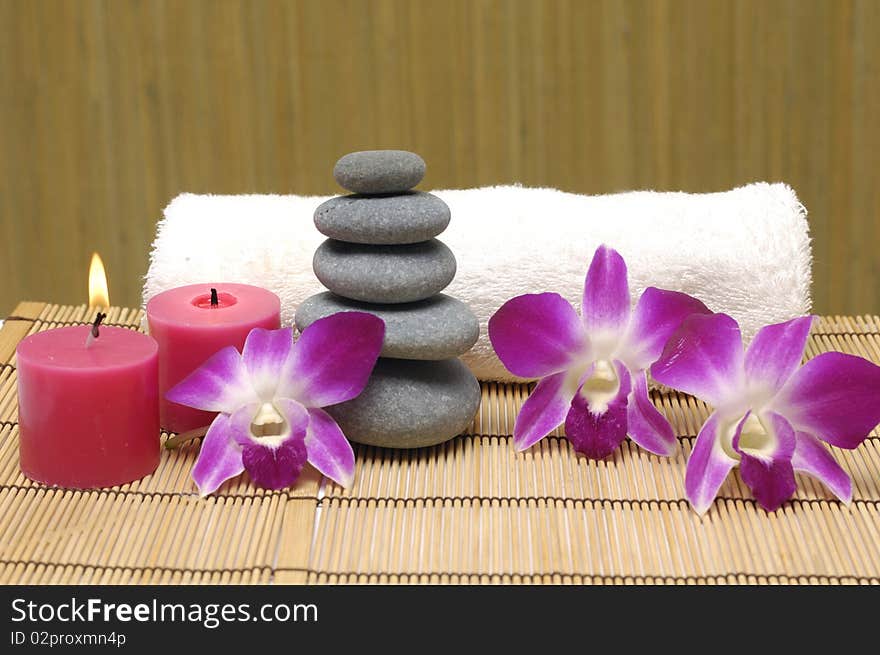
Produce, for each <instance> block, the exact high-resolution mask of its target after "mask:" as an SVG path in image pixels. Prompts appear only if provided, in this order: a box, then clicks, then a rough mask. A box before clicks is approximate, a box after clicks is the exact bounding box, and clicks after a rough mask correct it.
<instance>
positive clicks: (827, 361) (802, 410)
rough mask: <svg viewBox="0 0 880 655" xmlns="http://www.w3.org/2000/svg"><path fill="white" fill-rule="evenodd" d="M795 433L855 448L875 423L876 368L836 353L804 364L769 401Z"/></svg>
mask: <svg viewBox="0 0 880 655" xmlns="http://www.w3.org/2000/svg"><path fill="white" fill-rule="evenodd" d="M773 409H774V410H775V411H777V412H779V413H780V414H782V415H783V416H785V418H786V419H788V421H789V423H791V424H792V426H794V428H795V430H797V431H798V432H809V433H810V434H812V435H814V436H816V437H818V438H820V439H822V440H823V441H826V442H828V443H830V444H832V445H834V446H839V447H840V448H855V447H856V446H858V445H859V444H860V443H862V441H864V440H865V438H866V437H867V436H868V434H869V433H870V432H871V430H872V429H873V428H874V427H875V426H876V425H877V423H878V422H880V366H877V365H876V364H873V363H871V362H869V361H868V360H867V359H862V358H861V357H856V356H854V355H845V354H843V353H838V352H830V353H824V354H822V355H819V356H818V357H815V358H814V359H811V360H810V361H809V362H807V363H806V364H804V365H803V366H802V367H801V368H800V369H798V371H797V372H795V374H794V375H792V376H791V378H790V379H789V380H788V382H787V383H786V384H785V386H784V387H783V388H782V390H781V391H780V392H779V394H778V395H777V397H776V398H775V399H774V401H773Z"/></svg>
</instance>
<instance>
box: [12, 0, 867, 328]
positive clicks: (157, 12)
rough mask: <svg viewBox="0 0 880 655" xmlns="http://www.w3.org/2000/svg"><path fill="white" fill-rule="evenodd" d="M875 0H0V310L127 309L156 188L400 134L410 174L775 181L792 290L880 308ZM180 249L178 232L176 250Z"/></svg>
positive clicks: (284, 187) (329, 155) (255, 183)
mask: <svg viewBox="0 0 880 655" xmlns="http://www.w3.org/2000/svg"><path fill="white" fill-rule="evenodd" d="M878 37H880V2H878V1H877V0H861V1H858V0H856V1H845V0H841V1H833V0H827V1H817V0H800V1H798V0H791V1H788V2H778V1H766V0H765V1H739V2H736V1H729V2H717V1H695V2H685V1H663V0H655V1H647V0H646V1H630V2H618V1H608V2H594V1H589V0H571V1H563V0H554V1H550V0H548V1H546V2H539V1H537V0H535V1H527V0H524V1H519V2H514V1H510V2H498V1H496V2H486V1H478V0H446V1H444V0H434V1H428V0H422V1H409V2H407V1H399V0H398V1H394V0H381V1H380V0H376V1H367V0H349V1H339V0H316V1H314V2H313V1H306V0H304V1H301V2H294V1H291V2H277V1H260V0H251V1H246V2H231V1H228V0H187V1H160V0H141V1H133V0H116V1H97V0H96V1H86V0H82V1H74V0H66V1H65V0H54V1H53V0H0V243H2V244H3V245H2V250H0V254H2V257H0V314H3V313H6V312H8V311H9V310H11V309H12V307H13V305H14V303H15V302H16V301H17V300H19V299H22V298H33V299H41V300H47V301H57V302H67V303H75V302H83V301H85V274H86V267H87V263H88V258H89V254H90V253H91V251H92V250H93V249H97V250H100V251H101V252H102V253H103V254H104V256H105V260H106V262H107V266H108V269H109V272H110V277H111V287H112V288H111V300H112V301H113V302H114V304H122V305H136V304H137V303H138V302H139V290H140V286H141V280H140V277H141V276H142V275H143V273H144V272H145V270H146V266H147V253H148V245H149V243H150V241H151V239H152V236H153V227H154V223H155V220H156V219H157V218H158V217H159V215H160V212H161V209H162V207H163V206H164V205H165V204H166V203H167V202H168V200H169V199H170V198H171V197H173V196H174V195H175V194H177V193H179V192H181V191H194V192H214V193H242V192H297V193H325V192H333V191H335V190H336V189H335V188H334V184H333V181H332V177H331V175H330V171H331V167H332V165H333V162H334V161H335V159H336V158H337V157H338V156H339V155H341V154H343V153H345V152H347V151H350V150H356V149H363V148H373V147H401V148H408V149H413V150H417V151H419V152H420V153H422V154H423V155H424V156H425V158H426V160H427V161H428V163H429V173H428V178H427V179H426V184H425V186H426V187H454V186H474V185H480V184H489V183H496V182H510V181H520V182H522V183H524V184H529V185H550V186H557V187H560V188H563V189H566V190H572V191H579V192H585V193H598V192H609V191H615V190H623V189H628V188H634V187H648V188H655V189H684V190H689V191H709V190H720V189H725V188H728V187H732V186H735V185H739V184H743V183H746V182H749V181H752V180H758V179H766V180H784V181H787V182H789V183H790V184H792V185H793V186H794V187H795V189H796V190H797V191H798V193H799V195H800V197H801V200H802V201H803V202H804V204H805V205H806V206H807V207H808V209H809V210H810V221H811V224H812V229H813V236H814V239H815V242H814V246H815V256H816V267H815V280H816V281H815V287H814V296H815V300H816V303H815V304H816V309H817V310H818V311H820V312H825V313H834V312H839V313H866V312H875V313H876V312H878V311H880V256H878V255H877V247H878V245H880V120H878V116H880V111H878V110H880V38H878ZM194 247H197V245H194Z"/></svg>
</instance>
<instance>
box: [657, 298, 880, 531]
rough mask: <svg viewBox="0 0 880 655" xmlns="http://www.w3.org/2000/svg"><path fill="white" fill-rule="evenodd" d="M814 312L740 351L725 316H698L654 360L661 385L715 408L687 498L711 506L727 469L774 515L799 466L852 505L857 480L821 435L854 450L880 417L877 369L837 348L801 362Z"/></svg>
mask: <svg viewBox="0 0 880 655" xmlns="http://www.w3.org/2000/svg"><path fill="white" fill-rule="evenodd" d="M812 322H813V317H812V316H805V317H802V318H796V319H794V320H791V321H788V322H786V323H779V324H776V325H768V326H767V327H765V328H763V329H762V330H761V331H759V332H758V334H757V335H756V336H755V338H754V340H753V341H752V343H751V345H750V346H749V348H748V350H747V351H745V354H744V353H743V343H742V337H741V335H740V330H739V325H738V324H737V323H736V321H735V320H733V319H732V318H731V317H730V316H727V315H726V314H711V315H700V316H691V317H690V318H688V319H687V320H686V321H685V322H684V323H683V324H682V326H681V328H680V329H679V330H678V332H677V333H676V334H675V335H673V337H672V338H671V339H670V341H669V343H668V344H667V345H666V348H665V349H664V351H663V354H662V356H661V357H660V359H659V360H658V361H657V362H656V363H655V364H654V365H653V366H652V367H651V374H652V375H653V376H654V378H655V379H656V380H657V381H658V382H662V383H663V384H666V385H668V386H670V387H674V388H676V389H679V390H681V391H684V392H686V393H689V394H692V395H694V396H697V397H698V398H700V399H702V400H704V401H706V402H707V403H709V404H710V405H712V406H713V407H714V409H715V411H714V412H713V413H712V415H711V416H710V417H709V419H708V420H707V421H706V422H705V423H704V424H703V426H702V428H701V429H700V433H699V435H698V436H697V441H696V443H695V444H694V450H693V452H692V453H691V456H690V459H689V460H688V464H687V474H686V476H685V489H686V492H687V497H688V500H690V502H691V505H693V507H694V509H695V510H696V511H697V512H699V513H701V514H702V513H704V512H705V511H706V510H707V509H708V508H709V506H710V505H711V504H712V501H713V500H714V499H715V496H716V495H717V494H718V489H719V488H720V487H721V484H722V483H723V482H724V479H725V478H726V477H727V474H728V473H729V472H730V470H731V469H732V468H733V467H734V466H736V465H739V467H740V473H741V475H742V479H743V482H745V483H746V485H748V487H749V488H750V489H751V490H752V493H753V494H754V496H755V498H756V499H757V501H758V503H759V504H760V505H761V507H763V508H764V509H765V510H767V511H768V512H771V511H774V510H776V509H778V508H779V507H780V506H781V505H782V504H783V503H784V502H785V501H787V500H788V499H789V498H791V496H792V494H794V491H795V478H794V472H795V471H801V472H803V473H807V474H809V475H812V476H814V477H816V478H817V479H819V480H820V481H821V482H822V483H824V484H825V485H826V486H827V487H828V488H829V489H831V491H832V492H834V494H835V495H836V496H837V497H838V498H840V499H841V500H843V501H844V502H849V501H850V500H851V499H852V481H851V480H850V477H849V475H848V474H847V473H846V471H844V470H843V469H842V468H841V467H840V465H839V464H838V463H837V462H836V461H835V459H834V456H833V455H832V454H831V453H830V452H829V451H828V450H827V449H826V448H825V446H824V445H823V444H822V441H826V442H828V443H829V444H832V445H834V446H838V447H840V448H855V447H856V446H858V445H859V444H861V443H862V441H864V440H865V438H866V437H867V436H868V433H869V432H870V431H871V429H872V428H874V426H876V425H877V423H878V421H880V367H878V366H876V365H874V364H873V363H871V362H869V361H868V360H866V359H862V358H861V357H856V356H854V355H845V354H843V353H838V352H830V353H824V354H822V355H819V356H818V357H815V358H814V359H811V360H810V361H809V362H807V363H806V364H804V365H803V366H800V362H801V358H802V357H803V353H804V349H805V348H806V343H807V337H808V336H809V334H810V326H811V325H812Z"/></svg>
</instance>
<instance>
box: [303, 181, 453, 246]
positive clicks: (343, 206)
mask: <svg viewBox="0 0 880 655" xmlns="http://www.w3.org/2000/svg"><path fill="white" fill-rule="evenodd" d="M447 225H449V207H448V206H447V205H446V203H445V202H443V201H442V200H440V198H438V197H437V196H434V195H431V194H430V193H421V192H420V191H412V192H409V193H404V194H401V195H395V196H363V195H354V196H339V197H337V198H330V200H328V201H326V202H324V203H321V205H319V206H318V208H317V209H316V210H315V226H316V227H317V228H318V231H319V232H321V234H323V235H325V236H328V237H330V238H331V239H338V240H339V241H349V242H351V243H370V244H400V243H418V242H419V241H427V240H428V239H430V238H432V237H435V236H437V235H438V234H440V233H441V232H442V231H443V230H445V229H446V226H447Z"/></svg>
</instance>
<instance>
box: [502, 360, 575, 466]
mask: <svg viewBox="0 0 880 655" xmlns="http://www.w3.org/2000/svg"><path fill="white" fill-rule="evenodd" d="M568 377H569V375H568V373H567V372H566V371H563V372H562V373H556V374H554V375H551V376H549V377H546V378H544V379H543V380H541V381H540V382H538V384H537V386H535V389H534V391H532V393H531V395H530V396H529V397H528V398H527V399H526V401H525V402H524V403H523V406H522V409H520V411H519V414H518V415H517V417H516V423H515V424H514V426H513V444H514V446H515V447H516V449H517V450H525V449H526V448H529V447H531V446H533V445H534V444H535V443H537V442H538V441H540V440H541V439H543V438H544V437H545V436H546V435H547V434H549V433H550V432H552V431H553V430H554V429H556V428H557V427H559V425H561V424H562V422H563V421H564V420H565V415H566V414H567V413H568V408H569V406H570V405H571V399H572V398H573V397H574V394H575V391H576V386H577V385H576V383H575V384H567V383H566V381H567V380H568Z"/></svg>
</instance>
